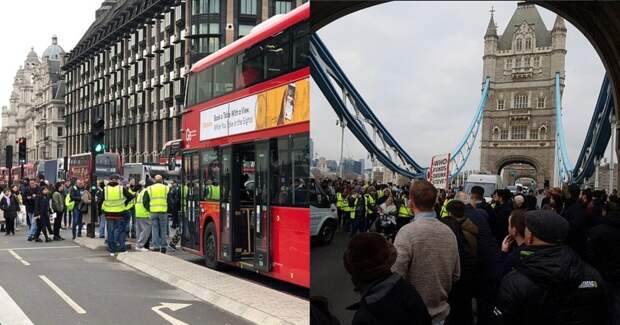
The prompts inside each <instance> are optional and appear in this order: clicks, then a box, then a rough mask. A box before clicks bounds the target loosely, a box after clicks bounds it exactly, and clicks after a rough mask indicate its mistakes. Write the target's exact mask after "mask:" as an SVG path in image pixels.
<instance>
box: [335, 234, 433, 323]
mask: <svg viewBox="0 0 620 325" xmlns="http://www.w3.org/2000/svg"><path fill="white" fill-rule="evenodd" d="M396 255H397V254H396V249H395V248H394V246H393V245H392V244H390V243H389V242H388V241H387V240H386V239H385V238H384V237H383V236H382V235H381V234H378V233H373V232H371V233H359V234H357V235H355V236H353V238H351V241H350V242H349V246H348V247H347V250H346V251H345V253H344V256H343V262H344V267H345V269H346V270H347V272H349V274H350V275H351V281H352V282H353V285H354V286H355V291H356V292H358V293H360V294H361V295H362V298H361V300H360V301H359V302H358V303H356V304H354V305H352V306H350V307H348V308H347V309H350V310H356V312H355V315H354V316H353V322H352V324H353V325H401V324H402V325H418V324H427V325H430V324H431V316H430V315H429V313H428V310H427V308H426V306H425V305H424V301H423V300H422V297H420V295H419V294H418V292H417V291H416V289H415V288H414V287H413V286H412V285H411V284H410V283H409V282H407V281H405V280H404V279H403V278H402V277H401V276H400V275H398V274H396V273H392V271H391V270H390V268H391V267H392V265H393V264H394V262H395V261H396Z"/></svg>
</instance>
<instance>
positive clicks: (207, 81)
mask: <svg viewBox="0 0 620 325" xmlns="http://www.w3.org/2000/svg"><path fill="white" fill-rule="evenodd" d="M195 87H196V103H202V102H204V101H207V100H209V99H211V98H212V97H213V69H212V68H208V69H205V70H203V71H200V72H198V77H197V81H196V85H195ZM188 91H189V90H188Z"/></svg>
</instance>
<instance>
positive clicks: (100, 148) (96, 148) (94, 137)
mask: <svg viewBox="0 0 620 325" xmlns="http://www.w3.org/2000/svg"><path fill="white" fill-rule="evenodd" d="M104 138H105V121H104V120H103V119H102V118H100V117H98V118H97V119H96V120H95V122H94V123H93V128H92V130H91V133H90V143H91V152H92V153H93V154H94V155H95V156H96V155H100V154H102V153H104V152H105V149H106V147H105V143H104Z"/></svg>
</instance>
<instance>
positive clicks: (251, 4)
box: [239, 0, 256, 15]
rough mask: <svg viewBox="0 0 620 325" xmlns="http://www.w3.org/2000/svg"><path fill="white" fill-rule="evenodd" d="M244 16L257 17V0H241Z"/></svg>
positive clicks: (241, 11) (241, 12)
mask: <svg viewBox="0 0 620 325" xmlns="http://www.w3.org/2000/svg"><path fill="white" fill-rule="evenodd" d="M239 1H240V10H239V13H240V14H242V15H256V0H239Z"/></svg>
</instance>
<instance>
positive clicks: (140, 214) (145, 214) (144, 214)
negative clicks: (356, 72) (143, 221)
mask: <svg viewBox="0 0 620 325" xmlns="http://www.w3.org/2000/svg"><path fill="white" fill-rule="evenodd" d="M145 192H146V191H145V190H140V192H138V198H137V199H136V205H135V209H136V218H149V217H150V216H151V213H150V212H149V210H147V209H146V208H145V207H144V203H142V202H143V199H144V193H145Z"/></svg>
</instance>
